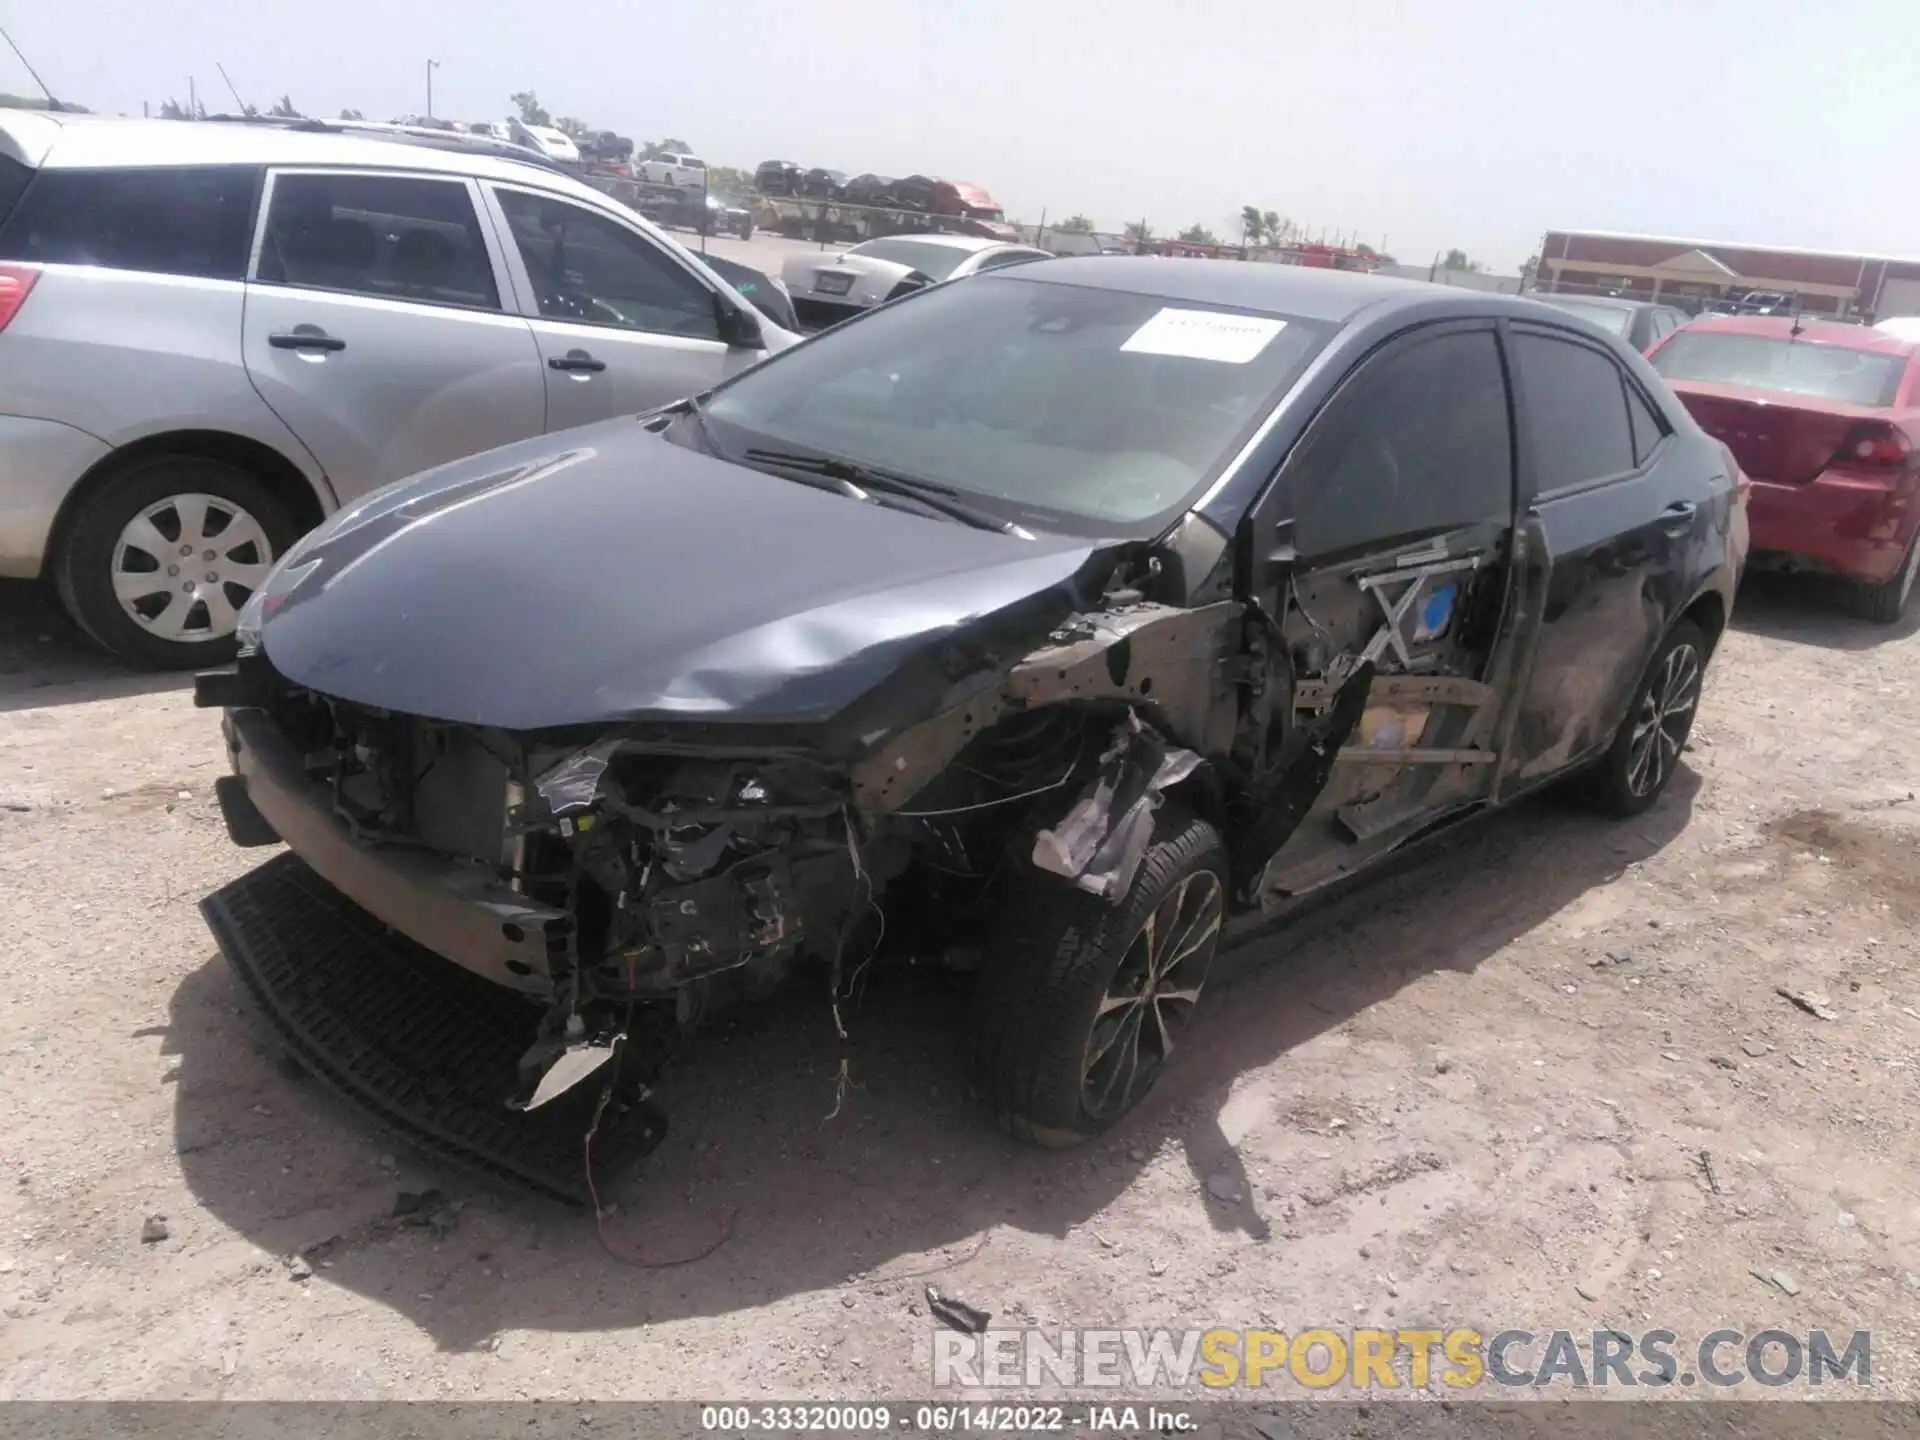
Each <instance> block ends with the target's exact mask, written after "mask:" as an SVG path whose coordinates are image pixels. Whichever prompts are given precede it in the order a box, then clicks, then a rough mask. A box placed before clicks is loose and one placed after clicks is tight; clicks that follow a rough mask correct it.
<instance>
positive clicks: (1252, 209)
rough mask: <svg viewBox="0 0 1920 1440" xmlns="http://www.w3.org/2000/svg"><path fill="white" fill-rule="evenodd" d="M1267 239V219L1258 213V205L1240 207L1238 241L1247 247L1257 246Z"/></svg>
mask: <svg viewBox="0 0 1920 1440" xmlns="http://www.w3.org/2000/svg"><path fill="white" fill-rule="evenodd" d="M1266 238H1267V217H1266V216H1265V215H1263V214H1261V213H1260V207H1259V206H1258V205H1242V206H1241V207H1240V239H1241V240H1242V241H1243V242H1244V243H1245V244H1248V245H1258V244H1260V243H1261V242H1262V241H1264V240H1265V239H1266Z"/></svg>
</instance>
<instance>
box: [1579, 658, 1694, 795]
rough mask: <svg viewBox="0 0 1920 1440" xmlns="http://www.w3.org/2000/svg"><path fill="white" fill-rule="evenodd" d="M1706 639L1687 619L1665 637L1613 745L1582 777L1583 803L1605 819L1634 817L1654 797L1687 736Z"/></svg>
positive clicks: (1690, 730) (1668, 776) (1669, 775)
mask: <svg viewBox="0 0 1920 1440" xmlns="http://www.w3.org/2000/svg"><path fill="white" fill-rule="evenodd" d="M1706 667H1707V639H1706V636H1705V635H1704V634H1702V633H1701V630H1700V627H1699V626H1698V625H1695V624H1694V623H1693V622H1692V621H1691V620H1682V621H1680V622H1679V623H1678V624H1676V625H1675V626H1674V627H1673V629H1672V630H1670V631H1668V632H1667V638H1666V640H1665V641H1664V642H1663V643H1662V644H1661V646H1660V648H1659V650H1657V651H1656V652H1655V653H1654V657H1653V662H1652V663H1651V664H1650V665H1648V666H1647V669H1646V672H1645V674H1643V675H1642V676H1641V678H1640V683H1639V685H1638V686H1637V687H1635V689H1634V692H1633V704H1632V706H1631V707H1629V709H1628V710H1627V718H1626V719H1624V720H1622V721H1621V722H1620V729H1619V730H1618V732H1616V733H1615V735H1614V737H1613V745H1612V746H1611V747H1610V748H1609V749H1608V751H1607V753H1606V755H1605V756H1604V757H1603V758H1602V759H1601V761H1600V763H1599V764H1598V765H1596V766H1594V768H1593V769H1592V770H1590V771H1589V772H1588V773H1587V775H1586V777H1585V786H1584V790H1585V794H1586V798H1587V799H1588V800H1589V801H1590V802H1591V803H1592V804H1593V806H1594V807H1595V808H1596V809H1598V810H1600V811H1602V812H1604V813H1605V814H1608V815H1618V816H1622V817H1625V816H1630V815H1638V814H1640V813H1641V812H1642V811H1645V810H1647V809H1650V808H1651V807H1652V805H1653V802H1654V801H1656V800H1658V799H1659V798H1660V795H1661V793H1662V792H1663V791H1664V790H1665V789H1666V788H1667V783H1668V782H1669V781H1670V780H1672V779H1673V772H1674V771H1675V770H1676V769H1678V768H1679V765H1680V752H1681V751H1682V750H1684V749H1685V748H1686V744H1687V737H1688V736H1689V735H1690V734H1692V733H1693V717H1694V715H1695V713H1696V712H1697V711H1698V710H1699V708H1700V687H1701V682H1702V680H1703V679H1704V678H1705V676H1706Z"/></svg>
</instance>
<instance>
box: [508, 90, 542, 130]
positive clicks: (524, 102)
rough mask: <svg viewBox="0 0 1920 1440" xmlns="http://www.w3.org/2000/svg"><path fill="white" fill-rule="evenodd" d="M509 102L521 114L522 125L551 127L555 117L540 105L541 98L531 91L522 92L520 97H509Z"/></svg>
mask: <svg viewBox="0 0 1920 1440" xmlns="http://www.w3.org/2000/svg"><path fill="white" fill-rule="evenodd" d="M507 101H508V103H509V104H511V105H512V106H513V108H514V109H516V110H518V111H519V112H520V120H521V123H522V124H525V125H551V124H552V123H553V117H552V116H551V115H549V114H548V113H547V111H546V107H545V106H544V105H542V104H541V103H540V97H539V96H538V95H536V94H534V93H533V91H531V90H522V91H521V92H520V93H519V94H518V95H509V96H508V97H507Z"/></svg>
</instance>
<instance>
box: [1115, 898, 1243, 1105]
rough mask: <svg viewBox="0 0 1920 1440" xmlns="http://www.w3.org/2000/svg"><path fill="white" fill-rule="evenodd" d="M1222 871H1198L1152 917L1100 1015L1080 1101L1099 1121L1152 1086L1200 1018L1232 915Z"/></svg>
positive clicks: (1138, 936)
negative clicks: (1223, 927)
mask: <svg viewBox="0 0 1920 1440" xmlns="http://www.w3.org/2000/svg"><path fill="white" fill-rule="evenodd" d="M1225 898H1226V897H1225V895H1224V893H1223V892H1222V890H1221V888H1220V877H1219V876H1218V875H1215V874H1214V873H1213V871H1211V870H1196V871H1195V872H1194V873H1193V874H1191V875H1189V876H1187V877H1186V878H1185V879H1184V880H1182V881H1181V882H1180V883H1179V885H1177V886H1176V887H1175V888H1174V890H1173V892H1172V893H1171V894H1170V895H1168V896H1167V898H1166V899H1164V900H1162V901H1161V902H1160V904H1159V905H1158V906H1156V907H1155V908H1154V911H1153V913H1152V914H1151V915H1149V916H1147V920H1146V923H1145V924H1144V925H1142V926H1141V927H1140V930H1139V932H1138V933H1137V934H1135V935H1134V937H1133V940H1132V941H1131V942H1130V943H1129V944H1128V946H1127V951H1126V954H1124V955H1122V956H1121V957H1120V966H1119V968H1118V969H1117V970H1115V971H1114V975H1113V980H1112V983H1110V984H1109V985H1108V986H1107V993H1106V994H1105V995H1104V996H1102V997H1101V1000H1100V1008H1099V1010H1098V1011H1097V1012H1096V1013H1095V1015H1094V1020H1093V1030H1092V1032H1091V1033H1090V1034H1089V1035H1088V1036H1087V1048H1086V1054H1085V1056H1084V1058H1083V1059H1082V1061H1081V1067H1080V1076H1081V1079H1080V1103H1081V1104H1082V1106H1083V1107H1084V1108H1085V1109H1086V1112H1087V1113H1088V1114H1089V1115H1091V1116H1092V1117H1093V1118H1094V1119H1096V1120H1107V1119H1111V1118H1113V1117H1114V1116H1116V1115H1120V1114H1123V1113H1124V1112H1125V1111H1126V1110H1127V1109H1129V1108H1130V1107H1131V1106H1132V1105H1133V1103H1134V1102H1135V1101H1137V1100H1138V1099H1139V1098H1140V1097H1141V1096H1142V1095H1144V1094H1145V1093H1146V1091H1147V1087H1148V1086H1150V1085H1152V1083H1153V1080H1154V1076H1155V1075H1157V1074H1158V1073H1159V1070H1160V1067H1161V1066H1162V1065H1164V1064H1165V1063H1166V1059H1167V1056H1168V1055H1170V1054H1171V1053H1172V1052H1173V1046H1174V1041H1175V1040H1176V1039H1177V1038H1178V1037H1179V1035H1180V1033H1181V1032H1182V1031H1183V1030H1185V1029H1186V1026H1187V1022H1188V1021H1189V1020H1191V1019H1192V1018H1193V1011H1194V1006H1195V1005H1197V1004H1198V1003H1199V1000H1200V987H1201V986H1202V985H1204V984H1205V983H1206V979H1207V967H1208V966H1210V965H1211V964H1212V963H1213V950H1214V942H1215V941H1216V940H1217V939H1218V938H1219V936H1220V924H1221V921H1222V920H1223V919H1224V918H1225V916H1226V904H1225Z"/></svg>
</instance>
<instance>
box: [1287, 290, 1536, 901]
mask: <svg viewBox="0 0 1920 1440" xmlns="http://www.w3.org/2000/svg"><path fill="white" fill-rule="evenodd" d="M1514 504H1515V485H1514V463H1513V429H1512V407H1511V403H1510V399H1509V395H1508V387H1507V382H1506V366H1505V361H1504V357H1503V354H1502V348H1501V345H1500V342H1499V338H1498V335H1497V333H1496V327H1495V325H1494V324H1493V322H1491V321H1477V320H1476V321H1448V322H1443V323H1438V324H1426V325H1422V326H1419V327H1417V328H1416V329H1414V330H1411V331H1408V332H1404V333H1402V334H1401V335H1399V336H1396V337H1394V338H1393V339H1392V340H1390V341H1388V342H1387V343H1386V344H1384V345H1382V346H1380V347H1378V348H1377V349H1375V350H1374V352H1373V353H1372V354H1370V355H1369V356H1368V357H1367V358H1366V359H1365V360H1364V361H1363V362H1362V363H1361V364H1360V365H1359V367H1358V368H1357V369H1356V370H1355V371H1354V372H1353V373H1351V374H1350V375H1349V376H1348V377H1347V378H1346V379H1345V380H1344V381H1343V382H1342V384H1341V386H1340V388H1339V389H1338V390H1337V391H1336V392H1335V394H1334V395H1333V397H1332V399H1331V400H1329V401H1328V403H1327V405H1326V407H1325V408H1324V409H1323V410H1322V411H1321V413H1320V414H1319V415H1318V416H1316V417H1315V419H1314V420H1313V422H1312V423H1311V424H1310V425H1309V426H1308V427H1307V430H1306V432H1305V433H1304V434H1303V436H1302V437H1301V440H1300V442H1299V443H1298V444H1297V445H1296V446H1295V447H1294V449H1293V452H1292V453H1291V454H1290V455H1289V457H1288V459H1287V462H1286V464H1285V465H1284V466H1283V467H1282V469H1281V471H1280V473H1279V475H1278V477H1277V478H1276V481H1275V483H1274V485H1273V487H1272V489H1271V490H1270V492H1269V493H1268V495H1267V496H1266V497H1265V498H1264V499H1263V500H1262V501H1261V502H1260V504H1259V505H1258V506H1257V507H1256V510H1255V515H1254V533H1255V535H1264V536H1266V537H1267V544H1266V546H1265V547H1263V548H1264V549H1265V552H1266V553H1265V556H1264V564H1263V566H1262V570H1263V573H1261V574H1259V575H1257V576H1256V578H1255V583H1254V587H1253V588H1254V592H1255V594H1256V595H1257V596H1258V598H1259V600H1260V602H1261V604H1262V605H1263V606H1264V607H1265V608H1266V610H1267V612H1268V614H1269V615H1271V616H1273V617H1274V619H1275V621H1276V622H1277V627H1276V628H1277V631H1278V633H1277V634H1276V635H1275V636H1274V640H1275V641H1276V642H1277V648H1279V649H1280V650H1281V651H1282V652H1283V654H1282V655H1281V656H1279V657H1276V658H1277V659H1278V661H1279V665H1280V667H1281V670H1282V673H1283V674H1284V675H1285V676H1286V679H1287V682H1288V683H1287V684H1286V686H1285V689H1286V690H1288V691H1290V699H1291V704H1292V708H1293V714H1292V715H1291V716H1290V717H1287V724H1288V728H1289V729H1290V730H1292V731H1295V732H1298V733H1301V734H1307V733H1312V732H1313V731H1314V730H1315V729H1316V728H1318V727H1323V726H1332V722H1333V717H1334V716H1336V715H1338V714H1339V713H1340V712H1341V711H1343V710H1345V711H1350V712H1352V713H1350V714H1348V716H1347V718H1346V720H1345V721H1344V722H1343V723H1342V724H1340V725H1339V726H1337V727H1334V728H1337V729H1338V731H1339V733H1329V734H1327V736H1326V737H1325V741H1324V745H1326V746H1337V747H1339V748H1338V750H1337V755H1334V756H1333V757H1332V759H1333V763H1331V764H1330V765H1328V766H1326V767H1325V768H1324V769H1323V770H1322V771H1321V772H1320V773H1322V774H1324V777H1325V778H1324V781H1323V783H1321V785H1320V788H1319V792H1318V794H1317V796H1315V797H1313V798H1312V802H1311V808H1310V810H1308V811H1307V812H1306V814H1305V816H1304V819H1302V820H1300V821H1299V823H1298V824H1297V826H1294V825H1292V824H1291V822H1290V823H1289V824H1288V825H1284V826H1283V825H1279V824H1273V825H1270V826H1268V827H1267V829H1266V833H1268V834H1269V835H1270V836H1271V838H1273V839H1274V840H1277V841H1280V842H1283V843H1281V844H1280V847H1279V849H1278V850H1277V851H1275V852H1274V853H1273V854H1272V855H1271V858H1270V859H1269V860H1268V861H1267V863H1266V866H1265V870H1264V873H1263V874H1262V875H1261V876H1260V878H1259V881H1258V883H1257V885H1254V886H1252V887H1250V888H1251V889H1252V890H1253V892H1254V894H1256V895H1257V897H1258V899H1259V900H1260V902H1261V903H1262V904H1263V905H1265V906H1267V907H1269V908H1271V907H1273V906H1275V905H1278V904H1281V903H1284V902H1285V901H1286V900H1287V899H1288V898H1290V897H1292V896H1296V895H1301V894H1305V893H1307V892H1308V891H1311V890H1314V889H1318V888H1320V887H1321V886H1322V885H1325V884H1328V883H1330V882H1332V881H1334V880H1337V879H1340V878H1341V877H1343V876H1345V875H1347V874H1350V873H1352V872H1354V871H1356V870H1358V869H1360V868H1362V867H1363V866H1364V865H1365V864H1366V863H1368V862H1369V861H1370V860H1371V859H1373V858H1374V857H1376V856H1378V855H1380V854H1382V853H1384V852H1385V851H1387V850H1390V849H1392V848H1393V847H1394V846H1396V845H1398V844H1400V843H1402V842H1403V841H1404V840H1406V839H1408V838H1410V837H1411V836H1413V835H1415V834H1417V833H1419V832H1420V831H1421V830H1422V829H1424V828H1425V827H1426V826H1427V825H1429V824H1430V823H1431V822H1432V821H1433V820H1435V819H1436V818H1438V817H1439V816H1441V815H1443V814H1446V813H1448V812H1450V811H1453V810H1463V809H1465V808H1468V807H1471V806H1473V805H1475V804H1477V803H1479V802H1480V801H1483V800H1484V799H1486V798H1487V797H1488V795H1489V794H1490V791H1491V782H1492V779H1493V775H1494V773H1495V765H1494V762H1495V760H1496V756H1497V750H1496V738H1495V737H1496V734H1497V729H1498V724H1499V720H1500V718H1501V715H1502V713H1503V706H1502V703H1501V701H1502V695H1503V690H1502V683H1503V682H1502V681H1501V678H1500V677H1501V676H1502V675H1503V674H1504V672H1505V670H1506V669H1507V668H1508V667H1509V666H1510V664H1511V658H1512V649H1513V641H1512V631H1511V626H1510V624H1509V622H1508V614H1509V611H1510V602H1509V596H1510V590H1511V584H1512V564H1511V560H1512V550H1511V537H1512V530H1513V514H1514ZM1363 671H1365V672H1369V674H1367V675H1363V674H1362V672H1363ZM1350 681H1351V682H1354V685H1355V687H1356V688H1355V690H1354V691H1352V692H1349V689H1348V687H1349V682H1350ZM1362 684H1364V686H1365V689H1364V700H1363V701H1359V700H1357V696H1358V695H1359V693H1360V692H1359V691H1358V688H1357V687H1358V686H1360V685H1362ZM1349 693H1352V694H1354V695H1355V696H1356V701H1351V702H1348V703H1346V704H1342V705H1336V698H1337V697H1343V696H1345V695H1347V694H1349ZM1305 798H1306V797H1304V796H1291V797H1282V804H1281V807H1280V808H1281V809H1282V810H1283V811H1285V812H1287V813H1288V814H1289V816H1290V815H1291V814H1297V813H1298V811H1297V809H1295V807H1296V806H1298V805H1299V804H1301V803H1304V801H1305ZM1259 828H1260V827H1259V825H1258V823H1256V829H1259ZM1255 848H1256V849H1259V848H1264V847H1255ZM1249 859H1251V860H1257V859H1258V856H1257V855H1256V856H1250V857H1249Z"/></svg>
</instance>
